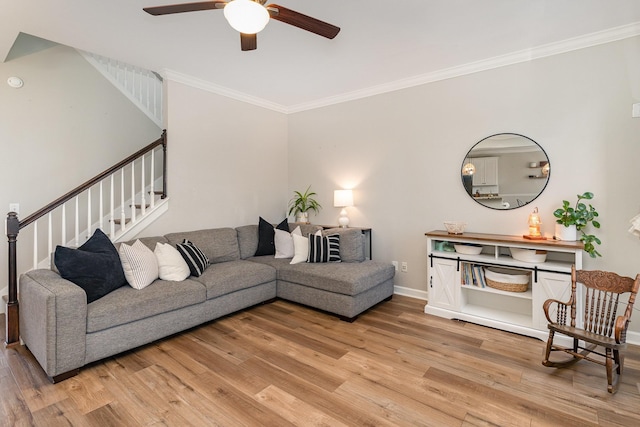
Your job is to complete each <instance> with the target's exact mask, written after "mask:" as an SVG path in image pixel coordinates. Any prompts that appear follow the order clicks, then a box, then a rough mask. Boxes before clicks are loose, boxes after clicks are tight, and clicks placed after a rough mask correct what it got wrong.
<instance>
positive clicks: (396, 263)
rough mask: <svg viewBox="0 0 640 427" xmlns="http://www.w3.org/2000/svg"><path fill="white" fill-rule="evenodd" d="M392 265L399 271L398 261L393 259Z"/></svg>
mask: <svg viewBox="0 0 640 427" xmlns="http://www.w3.org/2000/svg"><path fill="white" fill-rule="evenodd" d="M391 265H393V267H394V268H395V269H396V271H398V261H391Z"/></svg>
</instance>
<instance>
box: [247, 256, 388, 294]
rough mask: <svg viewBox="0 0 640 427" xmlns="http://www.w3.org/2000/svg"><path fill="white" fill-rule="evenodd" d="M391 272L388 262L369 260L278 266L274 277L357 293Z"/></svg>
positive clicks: (315, 286) (327, 289) (323, 288)
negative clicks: (276, 275)
mask: <svg viewBox="0 0 640 427" xmlns="http://www.w3.org/2000/svg"><path fill="white" fill-rule="evenodd" d="M252 260H253V258H252ZM256 261H258V262H259V260H256ZM394 275H395V269H394V268H393V266H392V265H391V264H386V263H381V262H377V261H370V260H366V261H363V262H359V263H354V262H352V263H331V264H320V263H318V264H310V263H304V264H293V265H291V264H284V265H278V280H285V281H287V282H290V283H297V284H301V285H304V286H309V287H312V288H317V289H322V290H325V291H329V292H336V293H340V294H345V295H357V294H359V293H360V292H364V291H366V290H367V289H370V288H372V287H374V286H377V285H379V284H380V283H382V282H384V281H387V280H389V279H391V278H393V276H394Z"/></svg>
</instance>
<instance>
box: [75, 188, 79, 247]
mask: <svg viewBox="0 0 640 427" xmlns="http://www.w3.org/2000/svg"><path fill="white" fill-rule="evenodd" d="M78 203H79V202H78V196H76V215H75V217H76V230H75V231H76V236H75V238H76V247H78V246H80V224H79V222H80V209H79V208H78Z"/></svg>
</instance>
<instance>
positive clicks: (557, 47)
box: [287, 22, 640, 114]
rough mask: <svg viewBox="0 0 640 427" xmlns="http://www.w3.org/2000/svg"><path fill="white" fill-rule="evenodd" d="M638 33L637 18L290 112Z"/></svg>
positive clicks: (291, 110)
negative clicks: (607, 27)
mask: <svg viewBox="0 0 640 427" xmlns="http://www.w3.org/2000/svg"><path fill="white" fill-rule="evenodd" d="M638 35H640V22H635V23H632V24H628V25H623V26H620V27H615V28H610V29H608V30H603V31H598V32H595V33H591V34H586V35H583V36H579V37H573V38H570V39H566V40H562V41H559V42H554V43H548V44H545V45H541V46H537V47H534V48H531V49H523V50H520V51H516V52H512V53H508V54H505V55H500V56H495V57H493V58H488V59H483V60H480V61H476V62H470V63H468V64H463V65H460V66H456V67H451V68H446V69H443V70H439V71H434V72H432V73H426V74H421V75H418V76H414V77H409V78H406V79H401V80H396V81H393V82H389V83H384V84H381V85H377V86H371V87H368V88H365V89H361V90H356V91H353V92H347V93H343V94H340V95H336V96H331V97H327V98H322V99H319V100H316V101H312V102H308V103H302V104H297V105H293V106H290V107H288V108H287V113H288V114H291V113H297V112H301V111H306V110H312V109H316V108H321V107H326V106H329V105H333V104H340V103H343V102H347V101H353V100H357V99H361V98H366V97H370V96H374V95H379V94H383V93H387V92H393V91H396V90H400V89H406V88H410V87H414V86H419V85H423V84H427V83H433V82H437V81H441V80H447V79H451V78H454V77H460V76H464V75H468V74H473V73H478V72H481V71H487V70H491V69H495V68H499V67H505V66H507V65H513V64H519V63H522V62H528V61H532V60H534V59H540V58H546V57H549V56H553V55H559V54H562V53H567V52H571V51H574V50H579V49H584V48H588V47H592V46H598V45H601V44H605V43H610V42H614V41H618V40H623V39H627V38H630V37H635V36H638Z"/></svg>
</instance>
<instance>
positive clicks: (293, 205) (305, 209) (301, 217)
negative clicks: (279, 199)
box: [289, 186, 322, 223]
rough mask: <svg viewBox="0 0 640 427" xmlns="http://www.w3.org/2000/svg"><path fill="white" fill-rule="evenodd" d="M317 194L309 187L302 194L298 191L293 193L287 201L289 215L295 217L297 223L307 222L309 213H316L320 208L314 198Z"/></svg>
mask: <svg viewBox="0 0 640 427" xmlns="http://www.w3.org/2000/svg"><path fill="white" fill-rule="evenodd" d="M314 196H317V194H316V193H315V192H313V191H311V186H309V187H307V189H306V191H305V192H304V193H301V192H299V191H294V192H293V197H292V198H291V200H290V201H289V215H291V214H294V215H296V220H298V221H299V222H306V223H308V222H309V211H310V210H311V211H314V212H315V213H318V212H319V211H320V209H321V208H322V206H321V205H320V203H318V201H317V200H316V199H315V198H314Z"/></svg>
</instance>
